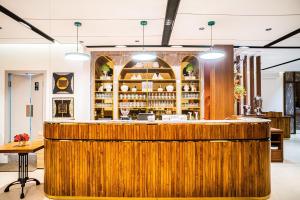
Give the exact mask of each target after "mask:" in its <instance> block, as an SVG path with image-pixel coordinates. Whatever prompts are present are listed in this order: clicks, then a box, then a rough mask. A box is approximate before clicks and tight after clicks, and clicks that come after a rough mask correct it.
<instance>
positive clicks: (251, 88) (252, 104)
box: [249, 56, 254, 113]
mask: <svg viewBox="0 0 300 200" xmlns="http://www.w3.org/2000/svg"><path fill="white" fill-rule="evenodd" d="M249 63H250V65H249V67H250V105H251V113H254V56H250V60H249Z"/></svg>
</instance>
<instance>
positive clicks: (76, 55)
mask: <svg viewBox="0 0 300 200" xmlns="http://www.w3.org/2000/svg"><path fill="white" fill-rule="evenodd" d="M65 59H67V60H77V61H86V60H89V59H90V55H89V54H87V53H80V52H69V53H66V54H65Z"/></svg>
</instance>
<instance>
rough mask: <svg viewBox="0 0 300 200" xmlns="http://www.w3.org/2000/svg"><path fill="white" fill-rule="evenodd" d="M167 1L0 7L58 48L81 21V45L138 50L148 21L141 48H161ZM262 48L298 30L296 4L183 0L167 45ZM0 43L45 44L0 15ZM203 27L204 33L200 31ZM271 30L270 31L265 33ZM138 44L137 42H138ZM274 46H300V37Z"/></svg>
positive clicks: (59, 0)
mask: <svg viewBox="0 0 300 200" xmlns="http://www.w3.org/2000/svg"><path fill="white" fill-rule="evenodd" d="M167 3H168V1H167V0H85V1H74V0H43V1H41V0H26V1H24V0H0V4H1V5H2V6H4V7H5V8H7V9H8V10H10V11H11V12H13V13H15V14H16V15H18V16H19V17H21V18H23V19H24V20H26V21H27V22H29V23H31V24H32V25H33V26H35V27H36V28H38V29H40V30H41V31H43V32H44V33H46V34H48V35H49V36H50V37H52V38H54V39H55V40H56V41H58V42H59V43H62V44H65V43H76V29H75V27H74V25H73V23H74V21H80V22H82V24H83V25H82V27H81V28H80V29H79V37H80V38H79V40H81V41H84V45H86V46H93V45H101V46H102V45H140V44H141V43H142V29H141V26H140V25H139V22H140V20H143V19H146V20H148V25H147V26H146V28H145V44H146V45H160V44H161V40H162V34H163V29H164V21H165V19H164V18H165V13H166V7H167ZM209 20H215V21H216V25H215V26H214V28H213V39H214V40H213V43H214V44H234V45H237V46H264V45H266V44H268V43H270V42H272V41H274V40H276V39H278V38H280V37H282V36H284V35H286V34H288V33H290V32H292V31H294V30H296V29H298V28H300V1H299V0H284V1H283V0H263V1H261V0H252V1H248V0H247V1H246V0H226V1H220V0H181V1H180V5H179V8H178V12H177V16H176V20H175V22H174V27H173V32H172V35H171V38H170V42H169V44H170V45H209V44H210V41H209V39H210V29H209V27H208V26H207V22H208V21H209ZM0 27H2V29H0V43H17V44H19V43H30V44H31V43H48V42H49V41H48V40H46V39H44V38H42V37H41V36H40V35H38V34H36V33H35V32H33V31H31V30H30V29H28V28H26V27H25V26H24V25H22V24H20V23H18V22H16V21H14V20H12V19H11V18H9V17H8V16H6V15H4V14H2V13H0ZM200 27H204V30H199V28H200ZM266 28H272V30H271V31H265V29H266ZM136 40H138V41H139V42H137V41H136ZM274 46H298V47H299V46H300V34H298V35H295V36H293V37H291V38H289V39H287V40H284V41H282V42H280V43H278V44H276V45H274Z"/></svg>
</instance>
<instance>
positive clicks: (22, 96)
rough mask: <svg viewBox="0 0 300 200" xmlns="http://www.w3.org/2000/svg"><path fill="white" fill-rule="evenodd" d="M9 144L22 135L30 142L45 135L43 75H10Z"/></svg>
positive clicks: (8, 89)
mask: <svg viewBox="0 0 300 200" xmlns="http://www.w3.org/2000/svg"><path fill="white" fill-rule="evenodd" d="M7 91H8V104H7V105H8V111H9V118H8V119H9V120H8V133H9V134H8V137H7V139H8V140H9V142H11V141H13V140H14V136H15V135H17V134H20V133H27V134H29V135H30V140H33V139H36V138H37V137H41V136H42V133H43V74H33V73H8V88H7Z"/></svg>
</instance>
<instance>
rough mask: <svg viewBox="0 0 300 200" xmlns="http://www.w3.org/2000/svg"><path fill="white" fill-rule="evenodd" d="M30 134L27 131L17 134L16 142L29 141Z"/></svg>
mask: <svg viewBox="0 0 300 200" xmlns="http://www.w3.org/2000/svg"><path fill="white" fill-rule="evenodd" d="M29 138H30V137H29V135H28V134H27V133H21V134H17V135H15V137H14V142H21V141H25V142H26V141H29Z"/></svg>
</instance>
